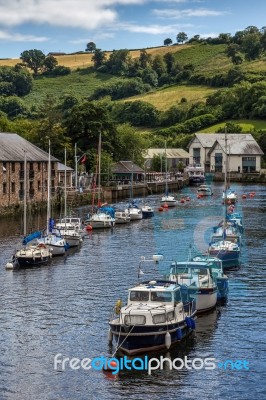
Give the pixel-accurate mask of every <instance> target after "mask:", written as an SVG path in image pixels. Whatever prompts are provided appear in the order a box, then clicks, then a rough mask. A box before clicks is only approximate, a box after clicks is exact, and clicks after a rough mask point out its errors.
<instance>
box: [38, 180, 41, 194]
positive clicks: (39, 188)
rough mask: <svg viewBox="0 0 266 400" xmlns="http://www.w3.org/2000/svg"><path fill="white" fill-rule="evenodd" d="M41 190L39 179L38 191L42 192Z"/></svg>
mask: <svg viewBox="0 0 266 400" xmlns="http://www.w3.org/2000/svg"><path fill="white" fill-rule="evenodd" d="M40 190H41V181H38V191H39V192H40Z"/></svg>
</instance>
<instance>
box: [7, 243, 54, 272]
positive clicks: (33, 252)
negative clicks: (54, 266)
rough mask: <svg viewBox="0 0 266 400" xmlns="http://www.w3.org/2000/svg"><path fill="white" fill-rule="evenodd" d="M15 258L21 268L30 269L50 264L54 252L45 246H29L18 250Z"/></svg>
mask: <svg viewBox="0 0 266 400" xmlns="http://www.w3.org/2000/svg"><path fill="white" fill-rule="evenodd" d="M14 257H15V260H16V261H17V263H18V265H19V266H20V267H28V266H34V265H39V264H46V263H48V261H50V259H51V257H52V252H51V250H50V249H49V248H48V247H47V246H45V244H42V243H41V244H39V245H30V244H28V245H26V246H25V247H23V248H21V249H20V250H17V251H16V252H15V256H14Z"/></svg>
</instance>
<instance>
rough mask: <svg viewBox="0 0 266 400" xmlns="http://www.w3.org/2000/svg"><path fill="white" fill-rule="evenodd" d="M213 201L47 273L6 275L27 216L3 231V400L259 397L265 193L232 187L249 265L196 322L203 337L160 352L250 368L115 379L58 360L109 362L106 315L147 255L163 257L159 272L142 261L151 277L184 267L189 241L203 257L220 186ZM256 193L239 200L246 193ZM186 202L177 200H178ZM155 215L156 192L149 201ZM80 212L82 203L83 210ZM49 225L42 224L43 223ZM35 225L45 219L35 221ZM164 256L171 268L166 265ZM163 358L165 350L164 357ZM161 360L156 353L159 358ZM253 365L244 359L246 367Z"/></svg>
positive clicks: (60, 261)
mask: <svg viewBox="0 0 266 400" xmlns="http://www.w3.org/2000/svg"><path fill="white" fill-rule="evenodd" d="M213 188H214V195H213V196H212V198H208V199H207V198H206V199H197V198H196V189H195V188H190V187H188V188H185V189H184V190H183V192H182V194H184V195H188V196H190V197H191V200H190V201H187V202H186V203H185V204H179V205H178V206H177V207H176V208H174V209H169V210H168V211H164V212H158V211H156V214H155V217H154V218H153V219H150V220H141V221H136V222H132V223H130V224H128V225H127V226H117V227H115V228H114V229H113V231H101V232H100V231H98V232H97V231H94V232H91V233H90V234H88V235H87V236H86V237H85V239H84V242H83V244H82V245H81V247H80V248H79V249H77V250H72V251H71V252H70V253H69V254H68V256H67V257H65V258H57V259H53V260H52V263H51V264H50V265H48V266H42V267H36V268H31V269H24V270H23V269H22V270H14V271H6V270H5V264H6V262H7V261H8V259H9V258H10V256H11V254H12V253H13V251H14V249H15V248H16V246H18V244H19V243H20V240H21V237H20V236H19V232H20V227H21V221H20V220H19V219H17V220H12V219H9V220H2V221H1V225H0V248H1V252H0V257H1V263H0V265H1V268H0V280H1V293H0V354H1V356H0V400H8V399H12V400H13V399H22V400H24V399H25V400H28V399H37V400H60V399H64V400H65V399H71V400H74V399H78V400H79V399H80V400H83V399H132V400H133V399H134V400H140V399H153V400H157V399H158V400H159V399H199V400H203V399H207V398H210V399H212V398H216V399H226V400H227V399H237V400H238V399H239V400H240V399H241V400H245V399H254V400H255V399H260V398H266V391H265V381H266V376H265V370H266V369H265V358H266V357H265V328H266V327H265V318H266V315H265V309H264V307H265V280H266V279H265V277H266V273H265V254H266V251H265V248H266V245H265V240H266V230H265V225H266V196H265V193H266V191H265V186H260V185H240V184H234V185H233V188H234V189H236V191H237V192H238V194H239V195H240V200H239V203H238V205H237V210H239V211H241V212H242V213H243V219H244V226H245V233H244V238H243V242H244V244H243V250H242V258H241V259H242V264H241V268H240V269H239V270H237V271H232V272H230V273H229V277H230V293H229V298H228V301H227V302H226V303H225V304H221V305H219V306H218V307H217V309H216V310H214V311H212V312H210V313H209V314H207V315H204V316H201V317H199V318H198V319H197V328H196V332H195V335H194V336H193V337H191V338H190V339H188V340H187V341H186V343H183V345H182V347H181V348H178V347H176V348H174V349H173V350H171V351H170V352H168V353H162V354H163V355H164V356H165V357H166V356H167V357H169V358H171V359H172V360H173V359H175V358H182V359H184V357H185V356H187V357H188V358H189V359H194V358H199V357H200V358H203V359H204V358H206V357H211V358H215V359H216V360H217V362H220V363H224V362H225V361H226V360H233V361H236V360H242V361H246V364H245V365H246V366H247V368H242V369H241V370H237V369H233V370H232V368H230V366H229V367H226V368H225V367H216V368H215V369H213V370H205V369H201V370H195V369H192V370H188V369H186V368H183V369H182V370H175V369H172V370H171V369H169V367H168V368H167V365H166V366H165V368H164V369H163V370H157V371H153V372H152V373H151V375H148V373H147V371H123V372H121V373H119V374H118V375H116V376H113V375H112V374H104V373H103V372H102V371H96V370H92V369H90V370H84V369H79V370H72V369H70V368H69V367H66V368H65V370H62V368H58V369H57V370H55V369H54V357H55V355H56V354H58V353H60V354H61V355H62V356H60V357H69V358H72V357H76V358H79V359H84V358H90V359H93V358H94V357H99V356H106V357H110V356H111V354H112V352H113V351H114V347H113V348H110V347H109V346H108V341H107V332H108V319H109V316H110V312H111V309H112V307H113V306H114V304H115V302H116V300H117V299H119V298H122V299H123V301H124V302H125V300H126V295H127V288H128V287H130V286H132V285H133V284H135V283H136V282H137V273H138V267H139V262H140V258H141V256H145V257H146V258H149V257H151V256H152V254H155V253H158V252H159V253H162V254H163V255H164V257H165V262H163V263H162V265H160V264H159V265H153V264H152V263H150V264H149V263H147V265H146V264H144V265H143V272H144V275H143V278H144V279H146V278H147V279H149V278H150V277H153V276H155V275H160V274H162V273H163V272H164V271H165V270H166V266H167V264H168V265H169V260H171V259H173V258H174V259H177V260H180V261H181V260H186V259H187V257H188V253H189V248H190V246H191V247H192V251H193V252H195V253H197V252H199V251H201V250H203V251H204V250H206V247H207V245H208V239H209V236H210V232H211V227H212V226H213V225H214V224H215V222H218V221H219V220H220V219H221V215H222V206H221V195H222V185H220V184H214V185H213ZM251 191H254V192H256V195H255V197H254V198H252V199H251V198H249V196H248V198H247V199H246V200H243V199H242V198H241V194H242V193H249V192H251ZM178 197H179V198H180V197H181V194H180V193H179V194H178ZM148 200H149V201H150V203H151V204H154V205H156V210H157V209H158V204H159V197H158V196H149V199H148ZM78 212H79V214H80V215H83V214H84V213H85V212H86V208H81V209H79V210H78ZM41 222H42V221H38V224H39V223H41ZM36 223H37V222H36ZM167 260H168V261H167ZM159 355H160V354H159ZM157 356H158V355H157ZM247 363H248V364H247Z"/></svg>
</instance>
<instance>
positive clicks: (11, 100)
mask: <svg viewBox="0 0 266 400" xmlns="http://www.w3.org/2000/svg"><path fill="white" fill-rule="evenodd" d="M0 110H1V111H3V112H4V113H5V114H6V115H7V116H8V117H9V118H16V117H17V116H18V115H20V114H25V113H26V112H27V108H26V106H25V104H24V101H23V100H22V99H20V98H19V97H17V96H8V97H2V98H1V101H0Z"/></svg>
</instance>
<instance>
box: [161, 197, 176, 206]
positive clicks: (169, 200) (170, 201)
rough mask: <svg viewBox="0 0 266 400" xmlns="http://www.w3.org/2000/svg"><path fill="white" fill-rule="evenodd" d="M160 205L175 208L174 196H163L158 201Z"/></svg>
mask: <svg viewBox="0 0 266 400" xmlns="http://www.w3.org/2000/svg"><path fill="white" fill-rule="evenodd" d="M160 203H161V205H162V206H164V205H165V204H167V206H168V207H175V206H176V205H177V201H176V199H175V197H174V196H169V195H168V196H163V197H162V198H161V201H160Z"/></svg>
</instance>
